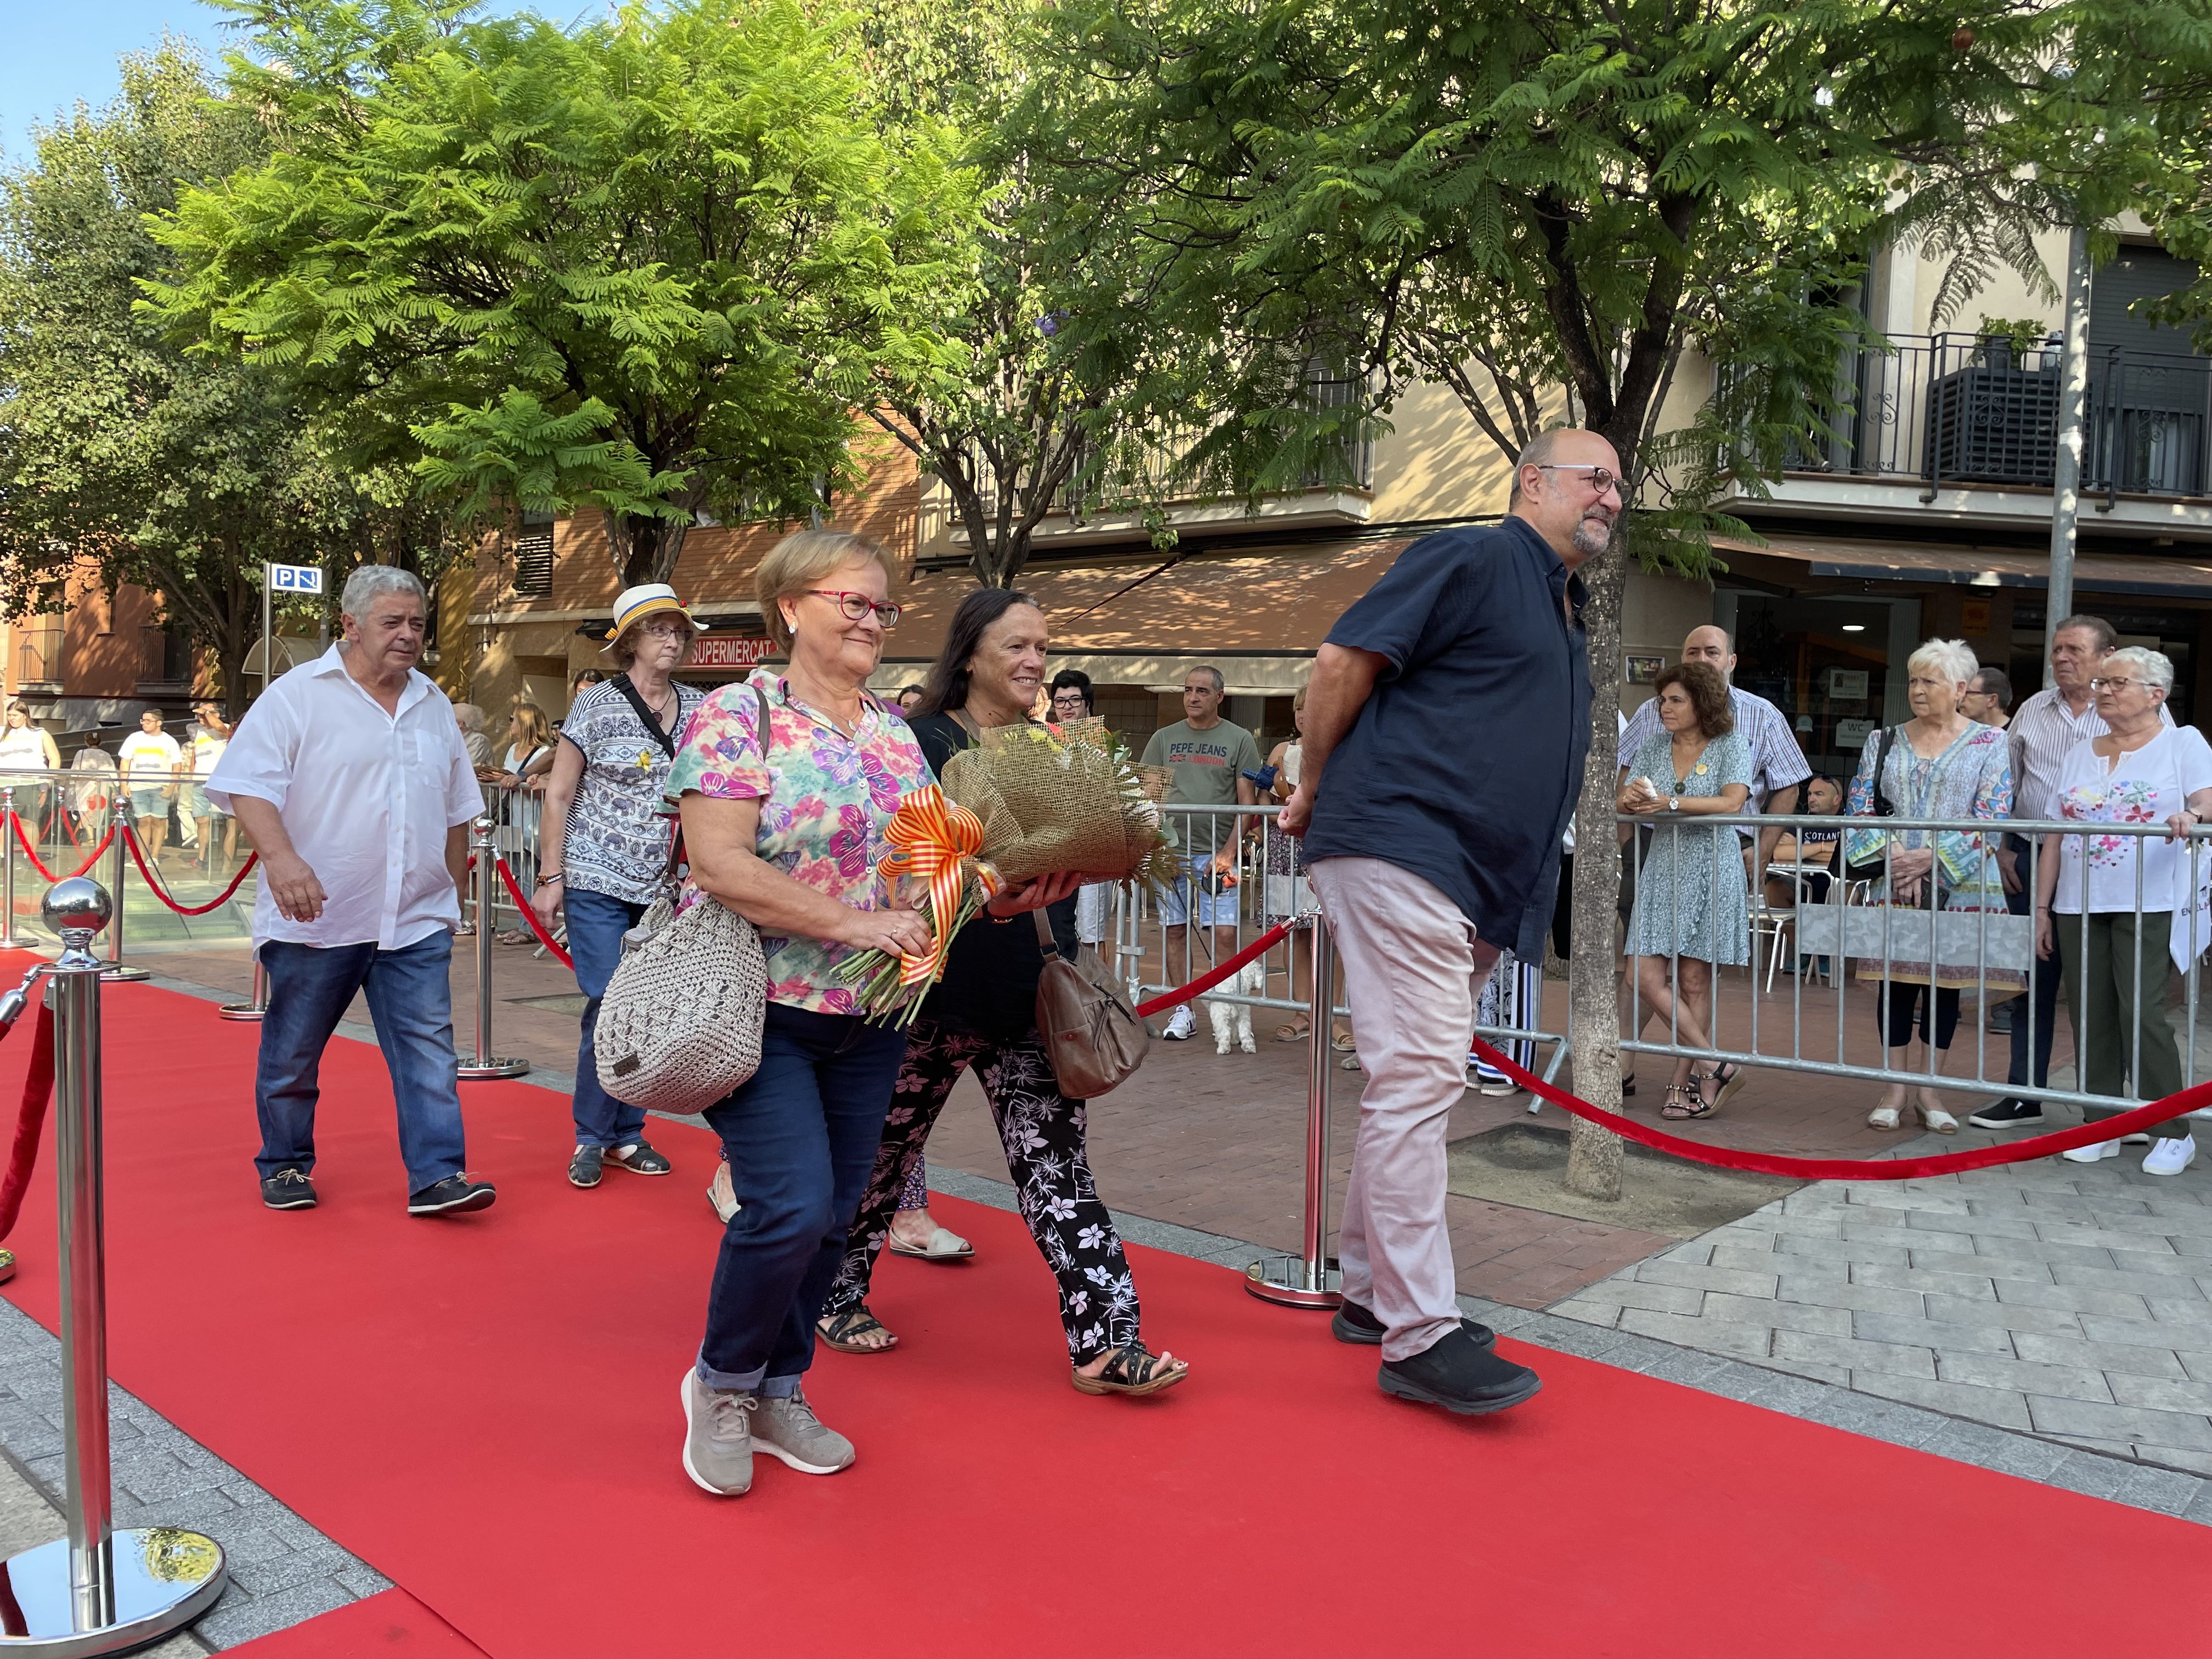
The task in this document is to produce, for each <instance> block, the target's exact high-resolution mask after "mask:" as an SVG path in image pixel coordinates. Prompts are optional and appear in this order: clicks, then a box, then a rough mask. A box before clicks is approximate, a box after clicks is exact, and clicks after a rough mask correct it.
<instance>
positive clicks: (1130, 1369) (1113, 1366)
mask: <svg viewBox="0 0 2212 1659" xmlns="http://www.w3.org/2000/svg"><path fill="white" fill-rule="evenodd" d="M1189 1375H1190V1366H1189V1364H1188V1362H1186V1361H1184V1360H1181V1359H1163V1358H1160V1357H1159V1356H1158V1354H1156V1353H1152V1352H1149V1351H1147V1350H1146V1346H1145V1345H1144V1344H1143V1343H1141V1342H1132V1343H1129V1344H1127V1346H1124V1347H1121V1348H1118V1349H1116V1350H1115V1353H1114V1357H1113V1358H1111V1359H1109V1360H1108V1361H1107V1362H1106V1364H1105V1366H1104V1368H1103V1370H1100V1371H1099V1373H1098V1375H1097V1376H1085V1375H1084V1374H1083V1373H1082V1372H1081V1371H1070V1372H1069V1373H1068V1376H1069V1377H1070V1378H1071V1379H1073V1382H1074V1383H1075V1386H1076V1387H1077V1388H1078V1389H1080V1390H1081V1391H1082V1392H1083V1393H1085V1394H1158V1392H1159V1391H1160V1390H1161V1389H1172V1388H1173V1387H1175V1385H1176V1383H1180V1382H1182V1380H1183V1378H1185V1377H1186V1376H1189Z"/></svg>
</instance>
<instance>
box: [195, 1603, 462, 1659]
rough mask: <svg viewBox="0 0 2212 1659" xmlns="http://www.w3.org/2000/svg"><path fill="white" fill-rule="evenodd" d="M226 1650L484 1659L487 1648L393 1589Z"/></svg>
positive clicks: (354, 1658) (349, 1658)
mask: <svg viewBox="0 0 2212 1659" xmlns="http://www.w3.org/2000/svg"><path fill="white" fill-rule="evenodd" d="M225 1651H227V1652H230V1653H235V1654H240V1655H243V1656H245V1659H482V1656H483V1649H482V1648H480V1647H478V1646H477V1644H475V1643H473V1642H471V1641H470V1640H469V1638H467V1637H465V1636H464V1635H462V1634H461V1633H460V1632H459V1631H457V1630H455V1629H454V1628H453V1626H451V1625H449V1624H447V1622H446V1621H445V1620H442V1619H441V1618H439V1617H438V1615H437V1614H436V1613H433V1612H431V1611H430V1609H429V1608H428V1607H424V1606H423V1605H422V1603H421V1602H420V1601H416V1599H415V1598H414V1597H413V1596H411V1595H409V1594H408V1593H407V1592H406V1591H405V1590H404V1589H388V1590H383V1591H380V1592H379V1593H378V1594H377V1595H370V1596H365V1597H363V1598H362V1600H360V1601H349V1602H348V1603H347V1604H346V1605H345V1606H344V1607H337V1608H333V1609H332V1610H331V1612H329V1613H318V1614H316V1615H315V1617H313V1619H309V1620H305V1621H303V1622H302V1623H300V1624H297V1625H295V1626H292V1627H291V1628H290V1629H289V1630H280V1631H278V1632H276V1634H275V1635H273V1636H263V1637H258V1638H255V1639H254V1640H252V1641H251V1642H248V1643H246V1644H244V1645H243V1646H240V1647H235V1648H229V1649H226V1650H225Z"/></svg>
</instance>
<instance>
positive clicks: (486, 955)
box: [461, 818, 530, 1082]
mask: <svg viewBox="0 0 2212 1659" xmlns="http://www.w3.org/2000/svg"><path fill="white" fill-rule="evenodd" d="M491 830H492V824H491V820H490V819H489V818H478V819H477V821H476V823H475V824H474V825H473V826H472V827H471V833H470V836H469V850H470V851H471V853H473V854H475V855H476V860H477V879H476V889H477V1052H476V1058H475V1059H473V1060H463V1061H462V1062H461V1079H462V1080H463V1081H464V1082H481V1081H482V1080H483V1079H486V1078H499V1077H520V1076H521V1075H522V1074H523V1073H525V1072H526V1071H528V1070H529V1069H530V1062H529V1061H528V1060H500V1059H496V1058H495V1057H494V1055H493V1054H492V1051H491V912H492V902H493V901H492V894H493V891H494V886H493V884H495V882H497V881H498V880H499V872H498V871H497V870H495V869H494V868H493V867H492V866H493V864H494V861H495V860H496V859H497V858H498V856H499V854H497V853H496V852H495V850H494V849H493V847H492V844H491Z"/></svg>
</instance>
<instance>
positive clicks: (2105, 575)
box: [1713, 536, 2212, 599]
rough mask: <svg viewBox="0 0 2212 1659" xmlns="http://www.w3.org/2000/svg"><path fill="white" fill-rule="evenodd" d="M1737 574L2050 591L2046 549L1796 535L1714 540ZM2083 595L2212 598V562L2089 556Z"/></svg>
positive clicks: (2079, 582) (2079, 574)
mask: <svg viewBox="0 0 2212 1659" xmlns="http://www.w3.org/2000/svg"><path fill="white" fill-rule="evenodd" d="M1713 549H1714V550H1715V551H1716V552H1717V553H1718V554H1719V555H1720V556H1722V558H1723V559H1724V560H1726V561H1727V562H1728V566H1729V570H1730V571H1731V572H1732V573H1735V574H1741V575H1744V576H1748V577H1750V578H1752V579H1753V580H1765V581H1772V582H1776V583H1778V584H1780V585H1783V586H1797V585H1799V584H1802V583H1803V582H1805V581H1807V580H1837V581H1897V582H1918V583H1924V584H1934V585H1938V586H1965V587H2022V588H2037V589H2040V588H2046V587H2048V586H2050V585H2051V556H2050V555H2049V554H2048V553H2046V552H2045V551H2044V550H2041V549H2037V548H2021V547H1979V546H1956V545H1945V544H1929V543H1915V542H1884V541H1861V540H1856V539H1844V538H1826V537H1811V536H1797V537H1791V538H1789V539H1788V540H1786V541H1784V540H1777V541H1771V542H1767V543H1765V544H1763V545H1762V544H1753V543H1751V542H1747V541H1741V540H1738V539H1735V538H1731V537H1726V536H1716V537H1714V538H1713ZM2074 586H2075V591H2076V592H2096V593H2115V594H2130V595H2136V596H2142V597H2148V598H2158V599H2212V562H2203V561H2202V560H2200V559H2198V558H2197V557H2194V556H2190V555H2170V554H2169V555H2160V554H2120V555H2115V554H2107V553H2084V554H2081V555H2080V556H2077V557H2076V558H2075V561H2074Z"/></svg>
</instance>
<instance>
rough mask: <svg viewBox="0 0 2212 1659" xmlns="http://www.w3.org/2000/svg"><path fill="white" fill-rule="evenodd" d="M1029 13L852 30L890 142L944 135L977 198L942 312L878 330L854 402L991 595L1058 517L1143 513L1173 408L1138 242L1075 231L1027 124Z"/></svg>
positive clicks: (1099, 222) (944, 279) (925, 18)
mask: <svg viewBox="0 0 2212 1659" xmlns="http://www.w3.org/2000/svg"><path fill="white" fill-rule="evenodd" d="M1026 19H1027V9H1026V8H1025V7H1024V6H1023V5H1021V4H1019V3H1014V0H985V3H982V4H969V3H959V0H871V3H869V4H867V5H866V6H864V8H863V9H862V10H861V12H860V30H861V34H862V38H863V40H864V41H865V42H866V50H867V57H868V64H869V69H870V79H871V83H872V87H873V89H874V95H875V98H876V100H877V107H878V112H879V114H880V118H881V119H882V120H883V122H884V125H885V127H886V129H887V130H889V131H902V130H908V129H911V128H913V127H915V126H917V125H924V126H935V127H939V128H940V129H942V130H943V131H945V132H946V134H947V135H948V136H947V137H946V139H945V142H946V143H951V144H955V145H957V153H958V154H959V155H960V157H961V159H962V160H963V162H964V163H965V164H967V165H968V166H969V167H971V168H972V169H973V170H974V172H975V175H976V176H977V178H978V179H979V181H980V185H981V188H980V191H979V194H978V198H977V211H976V212H975V214H974V215H973V216H971V217H969V218H967V219H965V220H963V221H961V222H957V223H954V224H951V225H949V226H948V227H946V229H947V232H948V234H947V235H946V236H945V240H944V241H943V243H942V248H943V252H942V256H941V262H940V264H941V280H940V282H939V285H938V287H937V289H936V291H935V294H934V296H933V299H934V304H933V308H932V310H931V311H930V312H929V313H927V314H926V315H924V316H921V317H919V318H916V319H892V320H890V321H887V322H886V325H885V327H884V347H883V349H882V351H881V352H880V353H879V354H878V355H877V356H875V357H874V358H873V359H872V361H871V362H867V363H866V364H865V365H863V366H862V367H863V368H864V369H865V379H864V380H858V381H857V382H856V383H855V384H854V385H853V386H851V387H850V395H851V396H852V398H853V400H854V403H855V404H856V405H858V406H859V407H861V408H864V409H866V410H867V411H868V413H869V415H870V416H872V418H873V419H874V420H875V421H876V422H877V423H878V425H879V426H881V427H882V428H883V429H884V431H885V432H887V433H889V434H890V436H891V437H892V438H893V439H895V440H896V441H897V442H899V443H900V444H902V445H903V446H904V447H906V448H907V449H908V451H910V452H911V453H913V454H914V456H915V459H916V460H917V461H918V462H919V463H920V464H921V467H922V470H923V471H925V472H927V473H930V474H933V475H934V476H935V477H937V478H938V479H939V482H940V483H941V484H942V485H943V487H944V489H945V492H946V494H947V495H948V496H949V498H950V500H951V507H952V511H953V513H954V515H955V517H956V519H957V522H958V524H959V526H960V527H961V529H962V530H963V531H964V532H966V534H967V538H968V546H969V563H970V567H971V568H973V570H974V571H975V579H976V580H978V581H979V582H981V583H983V584H985V585H986V586H999V587H1009V586H1012V585H1013V584H1014V582H1015V581H1016V580H1018V578H1019V576H1020V574H1021V571H1022V568H1023V567H1024V565H1025V564H1026V563H1027V562H1028V561H1029V556H1030V544H1031V538H1032V537H1033V536H1034V534H1035V532H1036V529H1037V527H1038V526H1039V525H1041V524H1042V522H1043V521H1044V519H1045V517H1046V515H1047V514H1048V513H1051V512H1053V511H1054V509H1056V508H1061V507H1069V506H1074V507H1092V508H1095V507H1103V506H1113V507H1121V506H1127V505H1130V504H1132V503H1137V504H1142V502H1143V501H1144V499H1145V498H1146V495H1148V494H1157V493H1158V492H1157V490H1153V491H1150V492H1148V491H1147V490H1146V488H1145V487H1144V482H1143V481H1144V480H1145V479H1146V477H1148V476H1149V475H1148V474H1147V472H1146V471H1145V470H1144V469H1142V468H1136V467H1130V466H1127V465H1117V463H1121V462H1125V461H1126V460H1127V459H1128V457H1129V454H1130V452H1131V450H1132V447H1136V448H1139V449H1140V448H1142V447H1143V446H1145V445H1146V443H1148V442H1149V441H1150V436H1149V428H1150V425H1151V422H1150V419H1149V417H1150V416H1151V415H1152V411H1153V410H1155V409H1157V408H1158V407H1160V406H1162V405H1164V404H1169V403H1171V402H1172V401H1173V394H1172V393H1171V392H1170V388H1169V387H1168V386H1167V384H1166V379H1165V372H1166V366H1167V365H1168V363H1170V362H1171V361H1172V357H1171V354H1170V353H1167V352H1164V351H1163V349H1161V347H1162V345H1163V343H1164V332H1163V331H1161V330H1160V329H1159V328H1158V326H1157V325H1156V324H1155V323H1153V322H1152V320H1151V319H1147V318H1146V316H1145V315H1144V314H1143V313H1142V311H1141V310H1140V309H1138V308H1135V307H1131V306H1130V305H1128V304H1127V300H1126V273H1127V263H1128V258H1129V252H1130V250H1129V246H1128V240H1127V235H1126V234H1125V232H1126V230H1127V225H1126V223H1125V222H1122V221H1121V220H1118V219H1102V218H1101V217H1100V216H1097V215H1096V214H1093V213H1090V212H1083V213H1079V214H1077V213H1071V212H1070V211H1068V204H1066V201H1065V200H1064V199H1063V198H1062V197H1060V196H1059V195H1058V194H1057V193H1055V191H1054V185H1056V184H1057V182H1058V181H1057V179H1055V178H1054V177H1053V176H1052V174H1051V173H1050V172H1049V170H1044V171H1043V172H1042V173H1041V172H1040V169H1039V168H1038V167H1037V166H1036V159H1035V155H1034V149H1035V146H1036V140H1037V137H1038V136H1039V135H1038V133H1037V131H1036V128H1035V127H1034V126H1033V125H1031V124H1030V122H1029V121H1028V120H1026V119H1025V118H1024V106H1023V105H1022V103H1021V101H1020V93H1021V90H1022V88H1023V87H1024V83H1025V82H1026V80H1027V78H1028V74H1029V70H1028V66H1027V61H1026V60H1027V52H1026V49H1027V47H1028V46H1029V45H1030V41H1029V39H1028V36H1027V21H1026Z"/></svg>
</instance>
